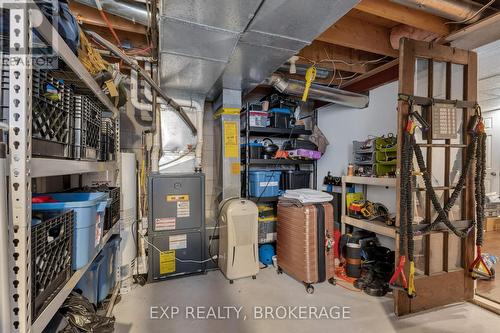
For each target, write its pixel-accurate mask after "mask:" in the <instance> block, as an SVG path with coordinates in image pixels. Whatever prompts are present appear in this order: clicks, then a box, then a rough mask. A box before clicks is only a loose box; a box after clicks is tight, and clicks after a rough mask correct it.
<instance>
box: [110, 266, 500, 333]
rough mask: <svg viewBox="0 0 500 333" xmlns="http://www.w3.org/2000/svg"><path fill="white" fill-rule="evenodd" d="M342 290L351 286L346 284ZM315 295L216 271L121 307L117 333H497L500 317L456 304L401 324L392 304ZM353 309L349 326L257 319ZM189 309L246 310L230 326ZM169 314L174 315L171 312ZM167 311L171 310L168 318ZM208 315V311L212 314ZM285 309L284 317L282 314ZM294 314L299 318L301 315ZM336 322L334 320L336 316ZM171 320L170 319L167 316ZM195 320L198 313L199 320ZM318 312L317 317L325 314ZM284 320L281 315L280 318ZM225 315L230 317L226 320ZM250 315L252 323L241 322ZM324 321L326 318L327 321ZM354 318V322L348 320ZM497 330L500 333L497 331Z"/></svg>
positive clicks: (268, 274)
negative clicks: (260, 313) (258, 314)
mask: <svg viewBox="0 0 500 333" xmlns="http://www.w3.org/2000/svg"><path fill="white" fill-rule="evenodd" d="M343 285H346V284H345V283H343ZM315 288H316V291H315V293H314V294H313V295H309V294H307V293H306V292H305V289H304V287H303V286H302V284H300V283H298V282H297V281H295V280H293V279H292V278H290V277H288V276H287V275H285V274H283V275H277V274H276V273H275V270H274V269H272V268H267V269H263V270H261V272H260V273H259V275H258V277H257V280H252V279H242V280H237V281H235V283H234V284H233V285H230V284H229V283H228V281H227V280H225V278H224V277H223V276H222V274H221V273H220V272H218V271H213V272H209V273H208V274H207V275H205V276H203V275H198V276H190V277H185V278H180V279H174V280H168V281H164V282H159V283H154V284H148V285H146V286H144V287H139V286H137V287H135V288H134V289H133V290H132V291H131V292H130V293H129V294H127V295H123V296H122V300H121V302H120V303H118V304H116V306H115V309H114V315H115V317H116V325H115V327H116V330H115V332H117V333H143V332H150V333H156V332H158V333H160V332H179V333H184V332H214V333H215V332H217V333H225V332H239V333H243V332H248V333H250V332H259V333H268V332H269V333H279V332H325V331H326V330H328V331H337V332H384V333H386V332H419V333H422V332H454V333H457V332H498V327H499V326H500V316H498V315H496V314H494V313H491V312H489V311H487V310H484V309H482V308H480V307H478V306H475V305H473V304H470V303H464V304H458V305H453V306H449V307H446V308H442V309H439V310H438V311H432V312H427V313H422V314H418V315H413V316H410V317H406V318H402V319H401V318H400V319H397V318H396V317H395V316H394V314H393V313H392V306H393V305H392V304H393V302H392V298H391V297H390V296H387V297H383V298H376V297H371V296H368V295H366V294H364V293H359V292H353V291H350V290H346V289H344V288H342V287H339V286H335V287H334V286H331V285H330V284H328V283H323V284H320V285H316V287H315ZM280 305H282V306H286V307H288V306H309V307H316V308H321V307H328V308H330V307H334V306H339V307H349V309H348V310H349V311H350V314H347V313H346V315H345V317H346V318H345V319H315V320H305V319H302V320H301V319H287V320H283V319H281V320H280V319H274V320H272V319H271V320H259V319H255V317H254V307H263V306H272V307H276V306H280ZM152 306H158V307H163V308H164V309H166V307H167V306H171V307H172V306H177V307H179V311H180V313H179V314H178V315H176V316H174V317H173V318H170V319H168V318H166V317H163V318H161V319H150V316H151V315H150V313H151V307H152ZM186 306H188V307H189V306H190V307H197V306H206V307H210V306H236V307H240V306H242V307H243V310H242V311H241V312H240V319H237V318H236V312H235V311H231V314H232V319H218V320H215V319H196V320H194V319H185V315H186V311H190V310H186ZM170 309H171V308H170ZM170 309H169V310H170ZM206 310H208V309H206ZM282 310H283V309H281V310H280V311H282ZM297 311H298V310H296V311H295V312H294V313H295V314H296V315H300V314H297ZM153 312H154V313H153V315H154V316H155V317H157V318H159V317H160V316H165V314H163V311H162V310H161V309H160V308H153ZM334 312H335V313H334V314H333V315H332V316H333V318H335V317H336V316H335V314H337V313H338V312H337V311H334ZM166 313H167V314H168V315H169V316H170V313H171V312H170V311H166ZM195 313H196V312H195ZM320 313H321V312H320V309H319V310H318V314H320ZM277 314H278V315H279V316H282V315H283V313H282V312H277ZM222 315H224V316H226V312H223V313H222ZM243 315H246V319H244V318H243ZM323 315H324V313H323ZM348 317H350V318H348ZM495 327H496V329H495Z"/></svg>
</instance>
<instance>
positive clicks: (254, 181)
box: [249, 170, 281, 197]
mask: <svg viewBox="0 0 500 333" xmlns="http://www.w3.org/2000/svg"><path fill="white" fill-rule="evenodd" d="M249 176H250V177H249V178H250V196H251V197H276V196H278V195H279V193H280V177H281V171H272V170H260V171H250V172H249Z"/></svg>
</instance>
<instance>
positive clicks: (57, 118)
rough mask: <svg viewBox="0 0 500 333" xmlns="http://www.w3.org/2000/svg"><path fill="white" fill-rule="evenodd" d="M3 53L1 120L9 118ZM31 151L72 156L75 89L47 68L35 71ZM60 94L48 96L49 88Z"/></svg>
mask: <svg viewBox="0 0 500 333" xmlns="http://www.w3.org/2000/svg"><path fill="white" fill-rule="evenodd" d="M8 65H9V64H8V57H5V56H3V55H2V64H1V67H2V69H1V83H0V89H1V91H0V119H1V120H2V121H4V122H8V120H9V66H8ZM32 79H33V80H32V81H33V82H32V84H33V85H32V95H33V100H32V106H33V107H32V110H33V112H32V120H33V121H32V136H33V146H32V154H33V155H38V156H49V157H66V158H67V157H71V124H72V121H73V108H74V107H73V99H72V90H71V88H70V87H69V86H67V85H65V84H64V82H63V81H61V80H57V79H55V78H54V77H53V76H51V75H50V73H49V72H48V71H45V70H40V69H36V68H33V70H32ZM49 86H52V87H53V88H54V89H55V90H56V91H57V93H56V94H54V96H56V97H57V99H55V98H49V96H48V94H47V93H46V90H47V87H49Z"/></svg>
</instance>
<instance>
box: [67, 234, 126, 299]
mask: <svg viewBox="0 0 500 333" xmlns="http://www.w3.org/2000/svg"><path fill="white" fill-rule="evenodd" d="M120 240H121V239H120V237H119V236H117V235H116V236H113V237H112V238H111V239H110V240H109V241H108V242H107V243H106V245H104V247H103V249H102V251H101V253H100V254H99V255H98V256H97V257H96V258H95V260H94V261H93V262H92V265H91V266H90V268H89V270H88V271H87V272H85V274H84V275H83V277H82V278H81V279H80V281H79V282H78V284H77V285H76V287H75V290H77V291H80V292H81V293H82V295H83V296H84V297H86V298H87V299H88V300H89V302H90V303H92V304H94V305H95V306H97V305H98V304H99V303H100V302H102V301H104V300H105V299H106V298H107V297H108V295H109V294H110V293H111V292H112V290H113V288H114V286H115V284H116V281H117V279H116V274H117V268H118V265H119V263H118V261H119V260H118V254H119V248H120Z"/></svg>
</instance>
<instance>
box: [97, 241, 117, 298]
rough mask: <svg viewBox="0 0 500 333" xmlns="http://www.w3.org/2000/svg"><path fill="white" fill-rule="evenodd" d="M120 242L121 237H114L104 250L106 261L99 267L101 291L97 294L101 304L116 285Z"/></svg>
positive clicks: (99, 288)
mask: <svg viewBox="0 0 500 333" xmlns="http://www.w3.org/2000/svg"><path fill="white" fill-rule="evenodd" d="M120 241H121V239H120V237H119V236H113V238H111V239H110V240H109V242H108V243H106V245H105V246H104V248H103V249H102V255H103V256H104V261H103V263H102V264H101V265H100V266H99V277H98V281H99V287H98V290H99V291H98V293H97V295H98V297H97V299H98V301H99V302H102V301H103V300H105V299H106V297H107V296H108V294H109V293H110V292H111V290H112V289H113V287H114V285H115V283H116V268H117V259H116V258H117V255H118V249H119V245H120Z"/></svg>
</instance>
